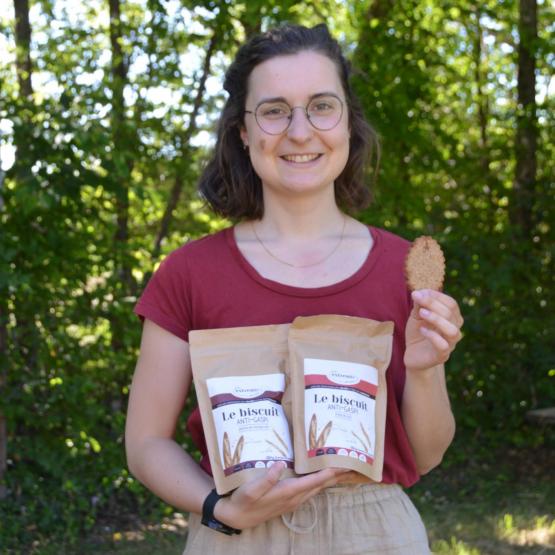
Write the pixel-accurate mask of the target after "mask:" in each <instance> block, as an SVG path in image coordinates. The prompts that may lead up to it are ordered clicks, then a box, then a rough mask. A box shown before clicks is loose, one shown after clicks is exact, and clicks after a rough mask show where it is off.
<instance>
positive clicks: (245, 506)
mask: <svg viewBox="0 0 555 555" xmlns="http://www.w3.org/2000/svg"><path fill="white" fill-rule="evenodd" d="M284 468H285V466H284V464H283V463H276V464H274V465H273V466H272V467H271V468H270V469H269V470H268V472H267V473H266V474H265V475H264V476H261V477H259V478H255V479H254V480H252V481H250V482H248V483H246V484H243V485H242V486H240V487H239V488H237V489H236V490H235V491H234V492H233V494H232V495H231V496H230V497H224V498H223V499H220V500H219V501H218V503H217V504H216V507H215V510H214V516H215V517H216V518H217V519H218V520H220V521H221V522H223V523H225V524H227V525H228V526H233V528H238V529H243V528H251V527H252V526H256V525H258V524H261V523H262V522H266V521H267V520H270V519H271V518H274V517H276V516H279V515H282V514H284V513H288V512H291V511H294V510H295V509H296V508H297V507H298V506H299V505H301V504H302V503H304V502H305V501H306V500H308V499H309V498H311V497H312V496H314V495H316V494H317V493H318V492H320V491H321V490H323V489H324V488H327V487H330V486H334V485H336V484H337V483H338V481H339V477H340V476H341V475H342V474H344V473H346V472H348V471H347V470H341V469H332V468H327V469H325V470H320V471H319V472H314V473H313V474H307V475H306V476H301V477H298V478H285V479H284V480H281V481H280V480H279V478H280V476H281V474H282V472H283V470H284Z"/></svg>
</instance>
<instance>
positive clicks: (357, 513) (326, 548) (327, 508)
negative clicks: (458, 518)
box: [183, 484, 430, 555]
mask: <svg viewBox="0 0 555 555" xmlns="http://www.w3.org/2000/svg"><path fill="white" fill-rule="evenodd" d="M429 553H430V549H429V547H428V539H427V535H426V529H425V528H424V524H423V523H422V519H421V518H420V515H419V514H418V511H417V510H416V508H415V506H414V505H413V504H412V502H411V500H410V499H409V498H408V496H407V495H406V494H405V492H404V491H403V490H402V488H401V487H400V486H398V485H380V484H362V485H357V486H343V487H341V486H338V487H334V488H328V489H326V490H324V491H323V492H321V493H319V494H318V495H316V496H315V497H314V498H313V499H311V500H310V501H309V502H307V503H304V504H303V505H301V506H300V507H298V508H297V510H296V511H295V512H294V513H291V514H288V515H283V516H282V517H278V518H274V519H272V520H269V521H268V522H265V523H263V524H260V525H258V526H256V527H254V528H249V529H246V530H243V532H242V534H240V535H236V536H226V535H225V534H221V533H220V532H215V531H213V530H210V529H209V528H207V527H206V526H202V525H201V524H200V516H199V515H196V514H191V517H190V520H189V535H188V538H187V545H186V547H185V551H184V552H183V555H255V554H256V555H259V554H261V555H366V554H376V555H377V554H380V555H429Z"/></svg>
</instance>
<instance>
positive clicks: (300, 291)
mask: <svg viewBox="0 0 555 555" xmlns="http://www.w3.org/2000/svg"><path fill="white" fill-rule="evenodd" d="M368 230H369V231H370V234H371V236H372V240H373V244H372V248H371V249H370V252H369V253H368V255H367V256H366V259H365V261H364V262H363V264H362V265H361V266H360V267H359V268H358V270H357V271H356V272H354V273H353V274H351V275H350V276H348V277H347V278H345V279H343V280H341V281H338V282H336V283H332V284H330V285H324V286H322V287H297V286H295V285H287V284H285V283H280V282H279V281H274V280H271V279H268V278H265V277H264V276H262V275H261V274H260V273H259V272H258V270H256V269H255V268H254V267H253V266H252V265H251V264H250V262H249V261H248V260H247V259H246V258H245V257H244V255H243V253H242V252H241V250H240V249H239V247H238V245H237V242H236V240H235V233H234V228H233V227H228V228H227V229H225V237H226V241H227V244H228V247H229V248H230V250H231V253H232V255H233V258H234V259H235V261H236V262H237V263H238V264H239V266H240V267H241V268H242V269H243V270H244V271H245V272H246V273H247V274H248V276H249V277H250V278H251V279H253V280H254V281H256V282H257V283H259V284H260V285H262V286H264V287H266V288H267V289H271V290H272V291H276V292H278V293H282V294H286V295H290V296H295V297H325V296H327V295H333V294H335V293H339V292H340V291H344V290H345V289H349V288H350V287H352V286H353V285H355V284H357V283H358V282H359V281H361V280H362V279H363V278H364V277H366V276H367V275H368V273H369V272H370V271H371V270H372V268H373V267H374V266H375V264H376V262H377V260H378V258H379V255H380V252H381V250H382V248H383V245H382V238H381V235H380V233H378V230H377V229H376V228H373V227H371V226H368Z"/></svg>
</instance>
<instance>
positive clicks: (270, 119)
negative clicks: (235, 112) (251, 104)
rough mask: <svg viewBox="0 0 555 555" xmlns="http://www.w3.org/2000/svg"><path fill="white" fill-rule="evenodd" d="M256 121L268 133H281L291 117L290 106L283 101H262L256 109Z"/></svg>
mask: <svg viewBox="0 0 555 555" xmlns="http://www.w3.org/2000/svg"><path fill="white" fill-rule="evenodd" d="M255 115H256V121H257V122H258V125H260V127H261V128H262V130H263V131H266V133H268V134H270V135H279V134H280V133H283V132H284V131H285V130H286V129H287V126H288V125H289V121H290V119H291V108H290V107H289V106H288V105H287V104H285V103H284V102H264V103H262V104H260V106H259V107H258V108H257V110H256V114H255Z"/></svg>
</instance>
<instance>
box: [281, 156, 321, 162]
mask: <svg viewBox="0 0 555 555" xmlns="http://www.w3.org/2000/svg"><path fill="white" fill-rule="evenodd" d="M319 156H320V155H319V154H287V155H285V156H284V157H283V158H285V160H287V161H288V162H297V163H302V162H311V161H312V160H316V158H318V157H319Z"/></svg>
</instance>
